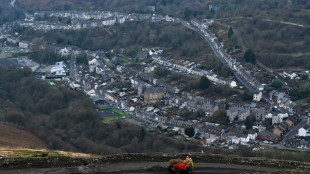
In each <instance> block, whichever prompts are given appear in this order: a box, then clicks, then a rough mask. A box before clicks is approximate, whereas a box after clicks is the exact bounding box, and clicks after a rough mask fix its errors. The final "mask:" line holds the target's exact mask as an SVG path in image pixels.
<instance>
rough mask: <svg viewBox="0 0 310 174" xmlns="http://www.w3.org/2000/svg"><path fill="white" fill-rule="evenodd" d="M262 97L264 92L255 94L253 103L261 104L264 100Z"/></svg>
mask: <svg viewBox="0 0 310 174" xmlns="http://www.w3.org/2000/svg"><path fill="white" fill-rule="evenodd" d="M262 96H263V94H262V92H259V93H254V94H253V101H257V102H259V101H260V100H261V99H262Z"/></svg>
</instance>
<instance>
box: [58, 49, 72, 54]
mask: <svg viewBox="0 0 310 174" xmlns="http://www.w3.org/2000/svg"><path fill="white" fill-rule="evenodd" d="M70 50H71V49H69V48H67V47H66V48H63V49H61V50H59V54H60V55H61V56H69V55H70Z"/></svg>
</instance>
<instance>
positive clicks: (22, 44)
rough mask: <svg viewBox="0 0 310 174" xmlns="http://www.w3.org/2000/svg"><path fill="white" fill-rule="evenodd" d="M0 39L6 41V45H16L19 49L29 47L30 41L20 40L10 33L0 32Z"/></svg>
mask: <svg viewBox="0 0 310 174" xmlns="http://www.w3.org/2000/svg"><path fill="white" fill-rule="evenodd" d="M0 40H4V41H7V42H6V43H7V44H8V45H12V46H18V47H19V48H21V49H28V48H29V47H30V43H29V42H28V41H21V40H20V39H19V38H18V37H15V36H12V35H10V34H2V35H0Z"/></svg>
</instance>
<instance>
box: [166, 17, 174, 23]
mask: <svg viewBox="0 0 310 174" xmlns="http://www.w3.org/2000/svg"><path fill="white" fill-rule="evenodd" d="M165 19H166V21H167V22H174V19H173V18H172V17H169V16H168V15H166V17H165Z"/></svg>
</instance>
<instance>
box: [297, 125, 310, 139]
mask: <svg viewBox="0 0 310 174" xmlns="http://www.w3.org/2000/svg"><path fill="white" fill-rule="evenodd" d="M298 136H300V137H308V136H310V126H309V125H308V124H307V125H305V126H304V127H302V128H300V129H298Z"/></svg>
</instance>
